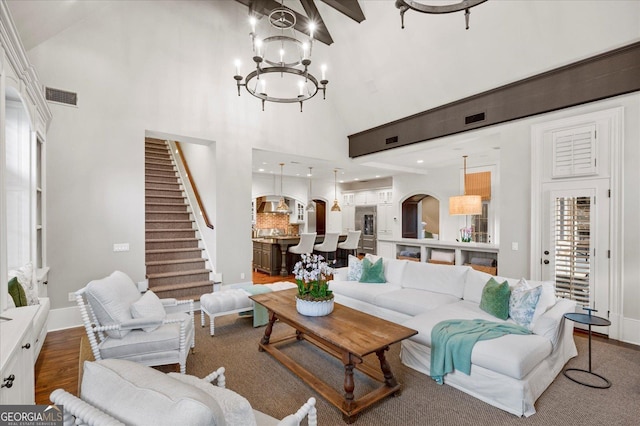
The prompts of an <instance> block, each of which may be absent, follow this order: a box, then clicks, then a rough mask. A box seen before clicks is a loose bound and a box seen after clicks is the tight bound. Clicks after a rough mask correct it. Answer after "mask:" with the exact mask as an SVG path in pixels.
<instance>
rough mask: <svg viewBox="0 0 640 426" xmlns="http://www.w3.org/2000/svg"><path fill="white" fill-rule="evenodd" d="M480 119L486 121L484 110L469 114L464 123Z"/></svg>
mask: <svg viewBox="0 0 640 426" xmlns="http://www.w3.org/2000/svg"><path fill="white" fill-rule="evenodd" d="M478 121H484V112H481V113H479V114H473V115H468V116H466V117H465V118H464V124H472V123H477V122H478Z"/></svg>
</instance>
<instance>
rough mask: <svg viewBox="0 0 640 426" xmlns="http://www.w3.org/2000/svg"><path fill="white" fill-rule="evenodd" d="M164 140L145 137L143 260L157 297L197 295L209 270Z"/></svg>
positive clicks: (206, 288) (208, 288)
mask: <svg viewBox="0 0 640 426" xmlns="http://www.w3.org/2000/svg"><path fill="white" fill-rule="evenodd" d="M190 211H191V208H190V207H189V203H188V200H187V198H186V195H185V194H184V192H183V189H182V183H181V180H180V177H179V175H178V173H177V169H176V167H175V166H174V164H173V159H172V157H171V154H170V152H169V146H168V144H167V142H166V141H163V140H159V139H152V138H146V139H145V264H146V268H147V279H148V282H149V289H150V290H153V292H154V293H156V294H157V295H158V297H160V298H163V297H175V298H177V299H194V300H200V295H202V294H205V293H211V292H212V291H213V281H211V280H210V273H211V270H210V269H207V268H206V265H205V263H206V261H207V259H206V258H205V257H203V250H204V249H203V248H202V244H200V238H199V237H198V236H197V232H196V226H195V221H194V220H193V218H192V214H191V213H190Z"/></svg>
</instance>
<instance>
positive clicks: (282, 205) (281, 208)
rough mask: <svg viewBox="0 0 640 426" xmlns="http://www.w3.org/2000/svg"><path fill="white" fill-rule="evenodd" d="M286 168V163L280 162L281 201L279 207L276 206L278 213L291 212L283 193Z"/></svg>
mask: <svg viewBox="0 0 640 426" xmlns="http://www.w3.org/2000/svg"><path fill="white" fill-rule="evenodd" d="M283 168H284V163H280V201H279V202H278V207H276V212H278V213H289V206H287V204H286V203H285V202H284V195H283V193H282V170H283Z"/></svg>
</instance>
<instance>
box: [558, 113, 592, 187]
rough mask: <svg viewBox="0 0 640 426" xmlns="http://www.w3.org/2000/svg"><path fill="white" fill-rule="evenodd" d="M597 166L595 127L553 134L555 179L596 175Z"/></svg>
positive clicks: (584, 127)
mask: <svg viewBox="0 0 640 426" xmlns="http://www.w3.org/2000/svg"><path fill="white" fill-rule="evenodd" d="M596 166H597V163H596V126H595V125H589V126H583V127H578V128H573V129H567V130H562V131H558V132H554V133H553V172H552V177H553V178H554V179H558V178H567V177H574V176H590V175H595V174H596V173H597V168H596Z"/></svg>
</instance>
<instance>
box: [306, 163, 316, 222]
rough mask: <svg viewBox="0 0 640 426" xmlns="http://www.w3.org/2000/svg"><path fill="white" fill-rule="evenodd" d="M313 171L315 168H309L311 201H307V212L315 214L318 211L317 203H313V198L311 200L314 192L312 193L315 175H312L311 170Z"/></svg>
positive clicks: (309, 198)
mask: <svg viewBox="0 0 640 426" xmlns="http://www.w3.org/2000/svg"><path fill="white" fill-rule="evenodd" d="M312 169H313V167H309V197H308V200H309V201H307V211H308V212H309V213H313V212H315V211H316V203H315V202H314V201H313V198H311V197H312V192H311V177H312V176H313V175H312V174H311V170H312Z"/></svg>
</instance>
